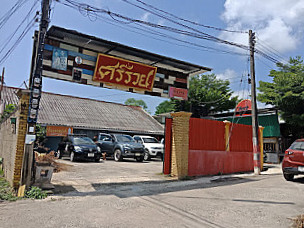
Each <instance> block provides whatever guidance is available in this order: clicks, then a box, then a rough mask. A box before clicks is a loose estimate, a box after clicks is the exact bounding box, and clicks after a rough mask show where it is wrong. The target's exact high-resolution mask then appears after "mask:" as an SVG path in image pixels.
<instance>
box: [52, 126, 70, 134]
mask: <svg viewBox="0 0 304 228" xmlns="http://www.w3.org/2000/svg"><path fill="white" fill-rule="evenodd" d="M68 134H73V128H72V127H65V126H47V127H46V136H67V135H68Z"/></svg>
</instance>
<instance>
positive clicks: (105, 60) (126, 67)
mask: <svg viewBox="0 0 304 228" xmlns="http://www.w3.org/2000/svg"><path fill="white" fill-rule="evenodd" d="M156 71H157V67H153V66H149V65H145V64H142V63H136V62H133V61H129V60H125V59H121V58H116V57H113V56H109V55H104V54H98V58H97V62H96V67H95V72H94V76H93V81H98V82H102V83H109V84H115V85H119V86H123V87H128V88H135V89H140V90H146V91H151V90H152V88H153V84H154V78H155V74H156Z"/></svg>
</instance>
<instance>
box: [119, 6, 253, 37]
mask: <svg viewBox="0 0 304 228" xmlns="http://www.w3.org/2000/svg"><path fill="white" fill-rule="evenodd" d="M122 1H124V2H126V3H128V4H130V5H133V6H136V7H138V8H141V9H143V10H145V11H147V12H150V13H152V14H154V15H157V14H155V11H150V10H149V11H148V10H147V9H144V8H142V7H140V6H138V5H136V4H134V3H131V2H130V1H128V0H122ZM135 1H137V2H139V3H141V4H142V5H144V6H146V7H148V8H151V9H153V10H157V11H159V12H161V13H163V14H165V15H167V16H171V17H172V18H174V19H178V20H181V21H184V22H187V23H190V24H193V25H197V26H201V27H204V28H208V29H214V30H218V31H222V32H231V33H248V32H247V31H236V30H229V29H223V28H218V27H214V26H210V25H204V24H200V23H197V22H194V21H190V20H188V19H184V18H181V17H179V16H176V15H174V14H172V13H169V12H167V11H165V10H162V9H159V8H157V7H155V6H153V5H150V4H148V3H145V2H143V1H141V0H135ZM157 16H158V15H157Z"/></svg>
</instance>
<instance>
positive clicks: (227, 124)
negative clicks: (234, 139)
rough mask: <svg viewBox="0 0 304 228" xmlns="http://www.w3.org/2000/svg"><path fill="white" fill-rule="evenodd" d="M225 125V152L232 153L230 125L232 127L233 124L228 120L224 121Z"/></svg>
mask: <svg viewBox="0 0 304 228" xmlns="http://www.w3.org/2000/svg"><path fill="white" fill-rule="evenodd" d="M223 122H224V124H225V150H226V151H230V145H229V144H230V143H229V141H230V125H231V122H230V121H228V120H224V121H223Z"/></svg>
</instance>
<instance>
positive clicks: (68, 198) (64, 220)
mask: <svg viewBox="0 0 304 228" xmlns="http://www.w3.org/2000/svg"><path fill="white" fill-rule="evenodd" d="M279 172H280V170H279V169H278V168H274V171H271V170H270V171H268V172H266V173H265V174H263V175H260V176H253V175H232V176H223V177H205V178H198V179H195V180H189V181H167V182H153V181H151V182H139V183H125V184H111V183H104V184H99V185H94V186H93V187H94V191H88V192H79V191H73V192H68V193H65V194H60V195H57V196H52V197H48V198H47V199H45V200H22V201H18V202H14V203H1V204H0V227H17V228H18V227H270V228H271V227H276V228H277V227H288V226H289V225H290V221H289V220H288V218H289V217H293V216H296V215H299V214H304V178H299V179H296V181H295V182H287V181H285V180H284V179H283V177H282V175H281V173H279Z"/></svg>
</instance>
